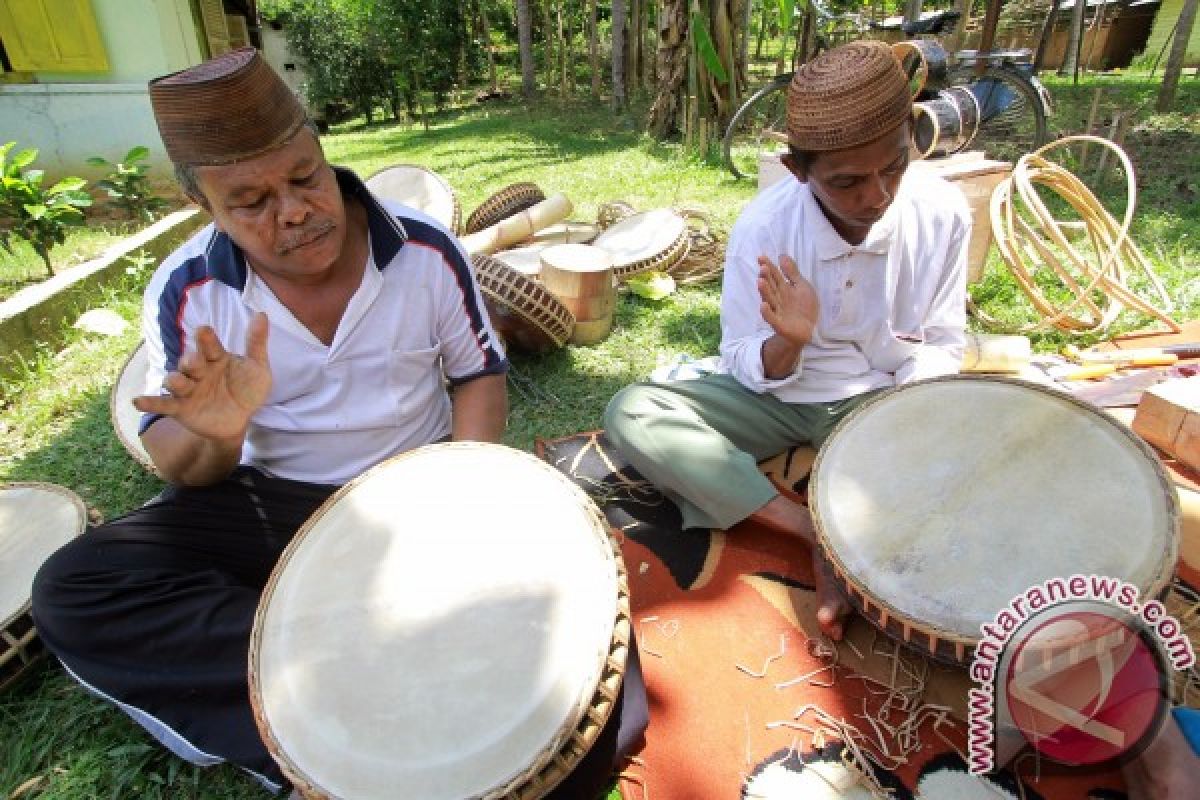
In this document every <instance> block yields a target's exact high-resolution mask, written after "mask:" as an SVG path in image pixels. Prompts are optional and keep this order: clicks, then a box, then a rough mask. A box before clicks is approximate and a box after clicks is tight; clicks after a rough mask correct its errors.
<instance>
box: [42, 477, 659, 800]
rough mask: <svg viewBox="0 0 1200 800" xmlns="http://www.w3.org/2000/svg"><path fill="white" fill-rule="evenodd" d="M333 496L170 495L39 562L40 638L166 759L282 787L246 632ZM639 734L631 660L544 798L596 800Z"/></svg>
mask: <svg viewBox="0 0 1200 800" xmlns="http://www.w3.org/2000/svg"><path fill="white" fill-rule="evenodd" d="M336 489H337V487H336V486H326V485H320V484H309V483H300V482H297V481H288V480H282V479H279V478H271V477H268V476H265V475H263V474H262V473H260V472H258V471H256V470H253V469H249V468H241V469H239V470H238V471H237V472H235V473H234V474H233V475H232V476H231V477H230V478H228V479H226V480H225V481H223V482H221V483H218V484H216V485H213V486H209V487H202V488H188V487H171V488H168V489H167V490H166V491H165V492H164V493H163V494H162V495H161V496H160V497H159V498H158V499H156V500H155V501H153V502H151V503H149V504H148V505H146V506H143V507H142V508H139V509H138V510H136V511H134V512H132V513H130V514H127V515H125V516H123V517H120V518H117V519H115V520H113V521H111V522H109V523H107V524H105V525H101V526H99V527H95V528H91V529H89V530H88V531H87V532H85V533H84V534H83V535H82V536H80V537H79V538H77V539H75V540H74V541H72V542H71V543H70V544H68V545H66V546H65V547H63V548H62V549H60V550H59V551H58V552H57V553H55V554H54V555H53V556H51V557H50V558H49V559H48V560H47V561H46V563H45V564H44V565H43V566H42V568H41V570H40V571H39V572H38V575H37V577H36V578H35V580H34V586H33V617H34V621H35V623H36V624H37V628H38V632H39V634H40V636H41V637H42V639H43V641H44V642H45V643H46V646H47V647H48V648H49V649H50V651H51V652H53V653H54V654H55V655H56V656H57V657H58V659H59V660H60V661H61V662H62V664H63V666H64V667H66V669H67V670H68V671H69V672H70V673H71V674H72V675H73V676H74V677H75V678H76V679H77V680H79V681H80V683H82V684H83V685H84V686H86V687H87V688H88V689H90V690H92V691H93V692H95V693H97V694H99V695H101V696H102V697H105V698H107V699H108V700H110V701H112V702H114V703H116V704H117V705H118V706H119V707H120V708H121V709H122V710H123V711H125V712H126V713H128V714H129V715H130V716H131V717H133V718H134V720H136V721H137V722H138V723H139V724H141V725H142V726H143V727H145V728H146V729H147V730H148V731H149V732H150V733H151V734H152V735H154V736H155V737H156V738H157V739H158V740H159V741H160V742H162V743H163V744H164V745H165V746H167V747H168V748H169V749H171V750H172V751H173V752H174V753H176V754H177V755H179V756H181V757H183V758H185V759H187V760H188V761H191V762H192V763H196V764H216V763H220V762H221V761H229V762H232V763H234V764H237V765H239V766H241V767H242V768H244V769H245V770H247V771H249V772H250V773H252V774H253V775H255V776H256V777H258V778H259V779H260V780H262V781H263V783H264V785H266V786H267V787H268V788H274V787H278V786H281V785H283V784H284V778H283V775H282V773H281V772H280V771H279V768H278V767H277V766H276V764H275V762H274V761H273V760H272V759H271V757H270V755H269V753H268V752H267V750H266V747H265V746H264V745H263V743H262V740H261V739H260V738H259V734H258V729H257V728H256V726H255V724H254V718H253V715H252V713H251V709H250V699H249V688H248V685H247V678H246V667H247V660H248V653H249V642H250V631H251V628H252V626H253V621H254V612H255V609H256V607H257V605H258V601H259V597H260V596H261V594H262V591H263V587H264V586H265V585H266V581H267V578H268V577H269V575H270V573H271V570H272V568H273V567H274V566H275V563H276V561H277V560H278V559H279V556H280V555H281V554H282V553H283V550H284V548H285V547H286V546H287V544H288V542H289V541H290V540H291V538H292V536H293V535H294V534H295V532H296V531H297V530H298V529H299V528H300V526H301V525H302V524H303V523H304V521H305V520H306V519H308V517H309V516H310V515H311V514H312V513H313V512H314V511H315V510H316V509H317V508H318V507H319V506H320V505H321V503H323V502H324V501H325V499H326V498H328V497H329V496H330V495H331V494H332V493H333V492H334V491H336ZM646 722H647V709H646V695H645V686H644V684H643V682H642V678H641V670H640V667H639V665H638V663H637V658H636V649H635V650H634V652H633V654H632V656H631V664H630V668H629V669H628V670H627V673H626V677H625V685H624V688H623V690H622V697H621V699H620V701H619V702H618V704H617V708H616V709H614V712H613V717H612V719H611V720H610V722H609V725H608V727H607V728H606V729H605V731H604V733H603V734H602V735H601V737H600V740H599V741H598V742H597V744H596V746H595V747H593V749H592V751H591V752H590V753H589V754H588V756H587V757H586V758H585V759H584V762H583V763H582V764H581V765H580V767H579V768H578V769H576V770H575V772H574V773H573V774H572V775H571V776H570V777H569V778H568V779H567V781H566V782H564V784H563V786H562V787H560V789H559V790H556V791H555V792H554V793H553V794H552V795H551V796H552V797H556V798H583V799H584V800H591V798H593V797H595V796H596V794H597V793H598V792H599V791H600V790H601V789H602V788H603V786H604V784H605V782H606V781H607V780H609V776H610V774H611V771H612V769H613V767H614V766H615V765H616V764H618V763H619V762H620V761H621V759H623V758H624V757H625V756H626V755H627V754H628V753H629V752H630V751H631V750H632V749H633V748H634V747H636V745H637V743H638V742H639V741H640V738H641V734H642V732H643V731H644V730H645V727H646Z"/></svg>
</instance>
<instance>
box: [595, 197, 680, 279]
mask: <svg viewBox="0 0 1200 800" xmlns="http://www.w3.org/2000/svg"><path fill="white" fill-rule="evenodd" d="M689 238H690V236H689V234H688V224H687V222H686V221H685V220H684V218H683V217H682V216H680V215H679V214H676V213H675V212H674V211H672V210H671V209H669V208H659V209H655V210H654V211H645V212H642V213H638V214H633V215H631V216H628V217H625V218H624V219H622V220H621V221H619V222H616V223H614V224H613V225H611V226H609V227H607V228H605V229H604V231H603V232H602V233H601V234H600V235H599V236H597V237H596V238H595V239H593V240H592V244H593V245H594V246H595V247H599V248H600V249H602V250H607V251H608V253H609V254H610V255H611V256H612V262H613V272H614V274H615V275H616V276H617V280H619V281H623V280H625V279H626V278H629V277H631V276H633V275H637V274H638V273H639V272H649V271H650V270H662V271H664V272H670V271H671V268H672V267H674V266H675V265H676V264H677V263H679V261H681V260H682V259H683V257H684V256H686V255H687V251H688V240H689Z"/></svg>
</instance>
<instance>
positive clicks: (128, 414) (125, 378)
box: [108, 342, 157, 472]
mask: <svg viewBox="0 0 1200 800" xmlns="http://www.w3.org/2000/svg"><path fill="white" fill-rule="evenodd" d="M149 368H150V367H149V363H148V362H147V360H146V343H145V342H140V343H139V344H138V346H137V348H135V349H134V351H133V352H132V353H130V354H129V358H128V359H126V360H125V365H124V366H122V367H121V374H120V375H118V376H117V382H116V383H114V384H113V388H112V393H111V394H110V395H109V398H108V400H109V415H110V417H111V419H112V425H113V431H114V432H115V433H116V434H117V439H118V440H119V441H120V442H121V445H122V446H123V447H124V448H125V450H126V452H128V453H129V455H130V457H131V458H133V460H134V461H136V462H138V463H139V464H141V465H142V466H143V467H145V468H146V469H148V470H149V471H151V472H156V471H157V470H156V468H155V466H154V461H152V460H151V458H150V454H149V453H147V452H146V448H145V446H144V445H143V444H142V437H141V436H140V435H139V434H138V427H139V425H140V423H141V420H142V412H140V411H138V410H137V409H136V408H134V407H133V398H135V397H137V396H138V395H142V394H146V393H147V390H146V372H147V371H148V370H149Z"/></svg>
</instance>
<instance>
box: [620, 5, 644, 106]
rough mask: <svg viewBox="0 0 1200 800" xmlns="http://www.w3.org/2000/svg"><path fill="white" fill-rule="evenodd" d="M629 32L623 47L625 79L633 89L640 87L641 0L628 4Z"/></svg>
mask: <svg viewBox="0 0 1200 800" xmlns="http://www.w3.org/2000/svg"><path fill="white" fill-rule="evenodd" d="M627 30H628V31H629V34H628V39H626V42H627V44H626V46H625V77H626V79H627V80H628V81H629V86H630V87H631V88H633V89H643V88H645V87H644V86H642V61H641V59H642V0H630V2H629V23H628V25H627Z"/></svg>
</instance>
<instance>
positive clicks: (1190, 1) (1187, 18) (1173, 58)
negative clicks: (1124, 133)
mask: <svg viewBox="0 0 1200 800" xmlns="http://www.w3.org/2000/svg"><path fill="white" fill-rule="evenodd" d="M1197 5H1200V0H1184V2H1183V10H1182V11H1180V12H1179V21H1178V22H1177V23H1175V39H1174V41H1172V42H1171V55H1169V56H1167V66H1166V68H1165V69H1164V70H1163V82H1162V87H1161V88H1160V89H1159V90H1158V101H1157V102H1156V103H1155V105H1154V109H1155V110H1156V111H1160V112H1163V111H1170V110H1171V107H1172V106H1173V105H1174V104H1175V89H1176V87H1177V86H1178V85H1179V75H1180V73H1182V72H1183V59H1184V56H1186V55H1187V48H1188V42H1190V41H1191V39H1192V27H1193V26H1194V25H1195V23H1196V7H1197Z"/></svg>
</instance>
